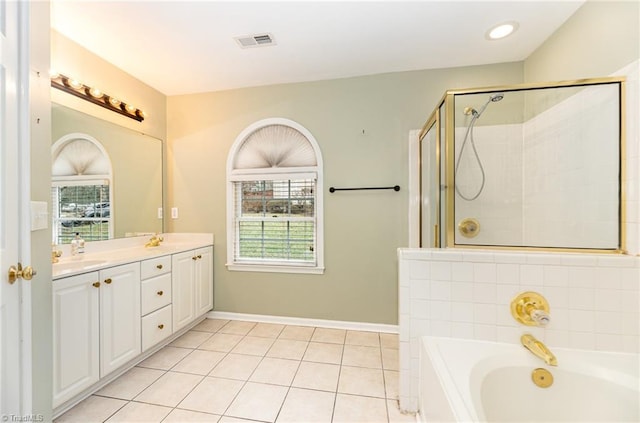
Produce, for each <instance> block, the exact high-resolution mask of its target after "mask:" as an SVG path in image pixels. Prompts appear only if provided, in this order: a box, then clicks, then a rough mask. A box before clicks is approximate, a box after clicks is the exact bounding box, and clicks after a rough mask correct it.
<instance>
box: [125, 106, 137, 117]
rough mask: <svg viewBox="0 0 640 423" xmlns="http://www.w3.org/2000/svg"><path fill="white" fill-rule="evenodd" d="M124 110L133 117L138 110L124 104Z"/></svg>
mask: <svg viewBox="0 0 640 423" xmlns="http://www.w3.org/2000/svg"><path fill="white" fill-rule="evenodd" d="M124 110H126V112H127V113H129V114H130V115H135V114H136V110H138V109H137V108H136V107H135V106H132V105H131V104H125V106H124Z"/></svg>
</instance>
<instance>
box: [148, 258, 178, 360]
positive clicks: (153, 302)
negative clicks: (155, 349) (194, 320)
mask: <svg viewBox="0 0 640 423" xmlns="http://www.w3.org/2000/svg"><path fill="white" fill-rule="evenodd" d="M141 269H142V284H141V297H142V298H141V304H142V351H146V350H148V349H149V348H151V347H152V346H154V345H156V344H157V343H158V342H160V341H162V340H164V339H166V338H167V337H169V335H171V334H172V333H173V327H172V317H171V314H172V313H171V310H172V306H171V301H172V295H171V256H162V257H157V258H154V259H149V260H145V261H143V262H142V263H141Z"/></svg>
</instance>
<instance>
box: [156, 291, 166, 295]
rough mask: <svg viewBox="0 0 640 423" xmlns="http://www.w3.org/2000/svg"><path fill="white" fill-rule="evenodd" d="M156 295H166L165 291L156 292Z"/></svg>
mask: <svg viewBox="0 0 640 423" xmlns="http://www.w3.org/2000/svg"><path fill="white" fill-rule="evenodd" d="M156 294H158V295H162V294H164V291H158V292H156Z"/></svg>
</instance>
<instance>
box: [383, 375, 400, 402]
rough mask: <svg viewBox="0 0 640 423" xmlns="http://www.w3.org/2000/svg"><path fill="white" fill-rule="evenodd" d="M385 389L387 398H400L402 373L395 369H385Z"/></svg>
mask: <svg viewBox="0 0 640 423" xmlns="http://www.w3.org/2000/svg"><path fill="white" fill-rule="evenodd" d="M382 373H383V374H384V391H385V395H386V397H387V399H392V400H397V399H399V398H400V396H399V389H400V373H399V372H396V371H393V370H383V372H382Z"/></svg>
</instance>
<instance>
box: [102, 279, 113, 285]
mask: <svg viewBox="0 0 640 423" xmlns="http://www.w3.org/2000/svg"><path fill="white" fill-rule="evenodd" d="M111 282H112V281H111V278H107V279H105V280H104V283H106V284H107V285H109V284H110V283H111Z"/></svg>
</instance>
